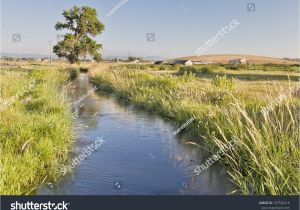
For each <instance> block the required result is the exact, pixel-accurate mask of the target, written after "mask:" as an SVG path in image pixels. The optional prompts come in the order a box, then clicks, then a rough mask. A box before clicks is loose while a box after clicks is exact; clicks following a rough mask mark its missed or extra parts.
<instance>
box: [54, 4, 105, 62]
mask: <svg viewBox="0 0 300 210" xmlns="http://www.w3.org/2000/svg"><path fill="white" fill-rule="evenodd" d="M63 16H64V17H65V19H66V22H65V23H61V22H57V23H56V25H55V29H56V30H69V31H70V32H69V33H66V34H65V35H64V39H63V40H62V41H60V42H58V43H57V45H55V46H54V47H53V51H54V53H55V54H56V55H57V56H58V57H60V58H61V57H63V58H66V59H68V61H69V62H70V63H72V64H73V63H79V57H80V56H85V55H91V56H93V58H94V60H95V61H97V62H99V61H100V60H101V54H100V53H99V52H98V50H99V49H100V48H102V45H101V44H98V43H97V42H96V41H95V40H93V39H92V38H91V37H95V36H97V35H99V34H101V32H102V31H103V30H104V25H103V24H102V23H101V22H100V21H99V20H98V19H97V11H96V9H94V8H91V7H87V6H83V7H77V6H74V7H73V8H71V9H69V10H64V12H63Z"/></svg>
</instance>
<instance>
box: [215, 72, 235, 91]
mask: <svg viewBox="0 0 300 210" xmlns="http://www.w3.org/2000/svg"><path fill="white" fill-rule="evenodd" d="M212 84H213V85H214V86H215V87H216V88H219V89H227V90H233V89H234V80H233V79H232V78H231V79H228V78H227V77H226V75H225V76H223V77H219V76H218V75H217V76H216V77H215V78H214V79H213V80H212Z"/></svg>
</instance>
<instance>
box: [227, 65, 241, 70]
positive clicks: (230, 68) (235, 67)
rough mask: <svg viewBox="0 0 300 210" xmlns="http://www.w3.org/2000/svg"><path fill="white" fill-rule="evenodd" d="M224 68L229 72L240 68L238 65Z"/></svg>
mask: <svg viewBox="0 0 300 210" xmlns="http://www.w3.org/2000/svg"><path fill="white" fill-rule="evenodd" d="M225 68H226V69H229V70H238V69H239V68H240V66H239V65H226V66H225Z"/></svg>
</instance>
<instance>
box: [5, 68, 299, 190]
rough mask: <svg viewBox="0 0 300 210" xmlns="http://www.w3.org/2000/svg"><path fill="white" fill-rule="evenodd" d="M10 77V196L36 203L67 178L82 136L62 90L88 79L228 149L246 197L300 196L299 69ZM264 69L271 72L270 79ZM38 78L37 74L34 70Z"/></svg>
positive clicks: (40, 71) (42, 71) (211, 146)
mask: <svg viewBox="0 0 300 210" xmlns="http://www.w3.org/2000/svg"><path fill="white" fill-rule="evenodd" d="M13 65H14V66H15V67H13V68H12V67H11V66H10V65H8V66H7V67H5V68H2V69H1V70H0V99H1V101H0V102H1V103H0V136H1V138H0V143H1V144H0V154H1V156H0V166H1V168H0V169H1V173H0V194H30V193H33V192H34V191H35V189H36V187H37V186H40V185H41V184H42V183H43V182H45V181H56V180H57V179H58V178H59V170H60V168H59V166H60V164H61V163H63V162H65V161H66V160H67V158H68V152H69V149H70V146H71V144H72V138H73V135H74V133H73V131H72V127H73V124H72V119H71V113H70V107H69V104H68V102H67V99H66V97H65V95H64V93H63V91H62V86H63V85H64V84H65V83H66V81H67V80H68V79H70V78H73V79H74V78H76V76H77V73H78V70H77V69H79V67H80V68H81V69H82V70H84V71H88V74H89V76H90V79H91V81H92V82H93V83H94V84H95V85H97V87H98V89H101V90H103V91H108V92H112V93H115V95H116V96H117V97H119V98H122V99H124V100H129V101H130V102H132V103H133V104H135V105H136V106H139V107H141V108H143V109H145V110H148V111H149V112H154V113H158V114H160V115H162V116H164V117H166V118H168V119H170V120H171V121H173V122H176V123H177V124H178V126H181V125H182V124H184V123H185V122H186V121H188V120H189V119H191V118H192V117H194V118H195V120H194V121H193V123H191V124H190V125H188V127H187V128H186V129H185V133H187V134H189V135H190V136H191V137H193V139H195V138H196V139H197V141H195V142H191V143H193V144H194V143H195V144H198V145H200V146H202V147H205V148H206V149H207V150H208V151H210V152H209V154H215V153H216V152H217V151H218V150H219V149H224V146H225V145H227V144H228V142H230V141H231V140H232V139H235V140H236V141H237V144H236V146H235V148H234V150H231V151H229V152H227V153H226V155H225V156H224V157H223V159H222V163H223V164H224V165H225V166H226V168H227V171H228V173H229V174H230V176H231V178H232V180H233V182H234V183H235V184H236V185H237V186H238V188H239V189H240V193H242V194H245V195H249V194H258V195H264V194H268V195H270V194H271V195H296V194H299V186H300V177H299V171H298V170H299V158H300V151H299V115H300V113H299V109H298V107H299V104H300V102H299V84H298V83H297V79H298V78H299V75H300V74H299V72H297V71H296V70H295V69H296V67H297V66H296V67H295V65H294V64H292V65H288V66H286V64H284V65H279V64H276V65H270V64H268V65H262V64H257V65H254V66H252V69H248V68H246V67H247V66H243V65H239V66H235V67H234V69H233V68H232V66H230V65H196V66H193V67H185V66H181V65H176V66H170V65H153V64H128V63H127V64H126V63H102V64H95V63H94V64H84V63H83V64H82V65H80V66H75V67H76V68H72V69H71V70H69V71H65V70H62V69H65V68H66V67H70V65H68V64H65V63H53V64H51V65H50V64H42V63H29V64H28V63H22V64H18V63H17V64H13ZM262 68H264V69H262ZM33 69H34V70H33Z"/></svg>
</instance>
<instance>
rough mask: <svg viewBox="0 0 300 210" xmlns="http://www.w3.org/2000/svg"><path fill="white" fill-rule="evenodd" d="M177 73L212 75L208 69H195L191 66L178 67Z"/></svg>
mask: <svg viewBox="0 0 300 210" xmlns="http://www.w3.org/2000/svg"><path fill="white" fill-rule="evenodd" d="M178 73H179V74H195V75H200V74H210V73H213V71H212V70H211V69H210V68H209V67H201V68H196V67H193V66H182V67H180V69H179V71H178Z"/></svg>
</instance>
